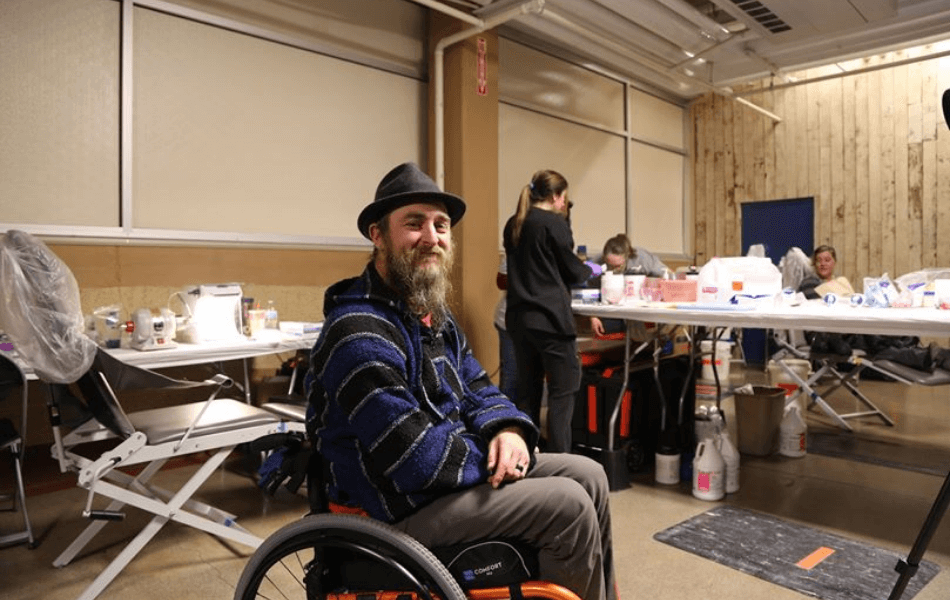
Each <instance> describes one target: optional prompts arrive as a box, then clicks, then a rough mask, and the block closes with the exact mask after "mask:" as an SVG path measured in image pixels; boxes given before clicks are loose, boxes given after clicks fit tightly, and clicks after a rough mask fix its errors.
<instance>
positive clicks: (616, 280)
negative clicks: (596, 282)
mask: <svg viewBox="0 0 950 600" xmlns="http://www.w3.org/2000/svg"><path fill="white" fill-rule="evenodd" d="M623 295H624V287H623V275H621V274H617V273H612V272H611V271H605V272H604V274H603V275H601V277H600V299H601V301H602V302H605V303H607V304H620V302H621V301H623Z"/></svg>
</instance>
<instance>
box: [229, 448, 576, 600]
mask: <svg viewBox="0 0 950 600" xmlns="http://www.w3.org/2000/svg"><path fill="white" fill-rule="evenodd" d="M311 452H312V454H311V457H310V459H309V467H308V473H307V491H308V495H309V498H310V504H311V512H310V514H308V515H307V516H305V517H303V518H302V519H301V520H299V521H295V522H292V523H290V524H288V525H285V526H284V527H282V528H281V529H279V530H277V531H276V532H275V533H273V534H272V535H271V536H270V537H268V538H267V539H266V540H264V543H263V544H261V546H260V547H258V549H257V550H256V551H255V552H254V554H253V555H251V557H250V559H249V560H248V562H247V564H246V565H245V567H244V571H243V572H242V574H241V577H240V579H239V580H238V584H237V588H236V590H235V593H234V599H235V600H256V599H264V598H268V599H274V598H283V599H291V598H301V599H306V600H416V599H422V600H433V599H436V598H438V599H441V600H496V599H498V600H500V599H503V598H517V599H520V598H539V599H549V600H580V598H578V596H577V595H576V594H574V593H573V592H571V591H570V590H568V589H567V588H565V587H563V586H560V585H557V584H553V583H550V582H545V581H538V580H536V579H535V578H536V577H537V566H536V565H537V552H536V551H534V550H532V549H530V548H526V547H525V546H523V545H517V543H515V542H508V541H503V540H490V541H487V542H481V543H475V544H469V545H468V546H467V547H464V548H463V547H454V548H452V549H439V548H433V549H429V548H426V547H425V546H423V545H422V544H420V543H419V542H418V541H417V540H416V539H414V538H413V537H411V536H409V535H408V534H406V533H404V532H402V531H400V530H398V529H396V528H395V527H393V526H391V525H389V524H387V523H383V522H381V521H378V520H376V519H373V518H372V517H369V516H365V515H363V514H345V513H341V512H331V511H333V510H336V509H335V507H334V506H333V505H331V504H330V503H329V502H328V501H327V498H326V496H325V486H324V485H323V483H322V482H323V481H324V480H323V478H322V465H323V463H322V459H321V458H320V457H319V455H318V454H316V452H315V451H311ZM513 545H515V546H517V548H515V547H514V546H513ZM476 547H482V548H480V549H481V550H485V549H486V548H487V550H488V552H489V554H487V555H485V554H482V555H481V559H482V560H485V559H487V560H488V563H491V564H493V565H496V564H499V562H501V560H502V559H501V558H499V559H498V560H497V561H496V560H495V558H494V555H493V554H491V553H493V552H495V551H496V550H498V551H501V550H504V551H505V560H506V561H507V562H517V563H519V564H518V567H519V568H518V569H514V570H512V572H511V573H509V574H508V576H507V577H504V578H503V579H505V581H504V583H500V584H498V585H491V586H490V587H478V585H477V582H476V584H474V585H473V584H472V581H473V579H477V577H472V576H473V575H475V576H477V575H478V573H473V571H478V570H479V569H477V568H475V569H471V568H468V569H466V568H465V567H461V566H459V565H458V564H456V563H455V562H454V561H453V562H452V563H449V564H450V566H453V568H454V569H455V571H454V574H453V572H450V570H449V567H447V566H446V563H445V562H443V561H444V560H446V558H445V557H447V556H462V555H463V554H465V552H466V551H468V550H469V549H475V548H476ZM513 549H514V550H515V552H514V554H512V550H513ZM437 554H438V555H439V556H442V557H443V558H442V559H441V560H440V558H437V556H436V555H437ZM499 556H501V555H500V554H499ZM512 556H515V557H517V558H516V560H515V561H511V558H512ZM480 564H483V563H480Z"/></svg>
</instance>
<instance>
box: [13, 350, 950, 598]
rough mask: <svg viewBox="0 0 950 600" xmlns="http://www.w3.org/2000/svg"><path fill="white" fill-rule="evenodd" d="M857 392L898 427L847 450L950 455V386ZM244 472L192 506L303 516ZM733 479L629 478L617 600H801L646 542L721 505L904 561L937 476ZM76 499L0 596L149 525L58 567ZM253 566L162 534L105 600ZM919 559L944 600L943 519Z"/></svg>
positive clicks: (855, 467)
mask: <svg viewBox="0 0 950 600" xmlns="http://www.w3.org/2000/svg"><path fill="white" fill-rule="evenodd" d="M760 376H761V373H759V372H743V369H742V368H741V367H738V366H736V365H734V368H733V381H735V382H738V381H740V380H749V381H755V380H757V378H759V377H760ZM861 389H862V390H864V391H865V393H867V394H868V395H869V396H870V397H871V398H872V399H874V400H875V401H878V402H879V404H880V405H881V407H882V408H883V409H884V410H885V412H887V413H888V414H890V415H892V416H893V417H894V418H895V420H896V421H897V425H896V427H894V428H888V427H884V426H883V425H880V424H878V423H872V422H870V421H866V422H863V423H856V432H855V433H852V434H845V433H842V434H841V435H847V436H852V437H854V438H855V439H856V440H862V439H868V440H888V441H891V442H894V443H895V444H898V445H899V446H900V447H902V448H911V449H918V450H919V453H920V455H924V454H927V453H933V452H947V451H950V402H948V398H947V394H948V392H950V390H948V388H931V389H928V388H911V387H907V386H904V385H902V384H898V383H884V382H878V381H863V382H862V383H861ZM839 394H840V393H839ZM833 398H835V399H836V400H835V402H833V404H835V406H837V407H840V408H842V409H843V410H845V411H849V410H854V407H852V406H849V405H851V404H852V403H851V401H850V400H849V399H848V398H847V395H846V394H840V395H838V394H836V395H835V396H833ZM723 408H724V410H725V412H726V418H727V422H729V423H730V424H734V421H735V419H734V418H731V415H732V402H731V401H730V399H729V398H726V399H725V400H724V401H723ZM807 421H808V424H809V427H810V428H815V429H830V426H829V423H830V421H829V420H828V419H827V418H826V417H824V416H823V415H821V414H816V413H813V412H809V413H808V416H807ZM732 426H733V427H734V425H732ZM733 433H734V432H733ZM911 454H912V455H913V454H914V453H911ZM947 467H948V468H950V464H948V465H947ZM26 468H27V473H28V477H34V478H35V477H46V476H49V474H48V473H47V475H43V474H41V473H40V474H38V473H37V471H41V470H42V469H39V468H34V469H32V471H31V465H30V464H29V463H28V464H27V467H26ZM192 469H193V467H180V468H177V469H170V470H166V471H163V472H162V473H160V474H159V476H158V477H157V481H159V482H160V483H161V482H164V483H165V485H166V486H168V487H172V486H173V484H174V483H175V482H177V481H179V480H181V479H183V478H184V477H186V476H187V475H188V474H189V473H190V472H191V470H192ZM240 471H241V469H240V464H239V463H237V462H234V463H229V465H228V466H227V467H226V468H222V469H219V471H218V473H216V474H215V475H214V476H213V477H212V478H211V480H210V481H209V482H208V484H207V485H206V486H205V487H204V488H202V490H201V492H200V493H199V497H200V498H201V499H203V500H205V501H207V502H209V503H211V504H213V505H216V506H219V507H220V508H223V509H225V510H228V511H231V512H233V513H235V514H238V515H239V516H240V522H241V523H242V524H243V525H244V526H245V527H246V528H248V529H249V530H250V531H252V532H253V533H255V534H257V535H260V536H265V537H266V536H267V535H268V534H269V533H271V532H273V531H275V530H276V529H277V528H279V527H280V526H282V525H284V524H286V523H289V522H291V521H294V520H296V519H298V518H299V517H300V516H301V515H303V514H304V513H305V512H306V510H307V506H306V500H305V498H304V497H303V495H302V494H301V495H291V494H289V493H287V492H285V491H283V490H281V491H280V492H279V493H278V495H277V496H276V497H273V498H269V497H264V496H263V495H262V494H261V493H260V492H259V491H258V489H257V488H256V487H255V486H254V485H253V483H252V482H251V481H250V479H249V477H248V476H247V474H246V473H242V472H240ZM741 473H742V477H741V489H740V490H739V492H737V493H735V494H730V495H729V496H727V497H726V498H725V499H724V500H722V501H720V502H707V501H703V500H698V499H696V498H694V497H693V496H692V494H691V493H690V486H689V485H688V484H687V483H681V484H679V485H674V486H668V485H660V484H656V483H654V482H653V478H652V474H651V473H643V474H637V475H635V476H634V481H633V483H632V485H631V486H630V487H629V488H627V489H624V490H621V491H617V492H614V493H613V494H612V503H613V504H612V510H613V518H614V539H615V554H616V557H617V561H618V565H617V571H618V580H619V585H620V593H621V597H622V598H626V599H628V600H629V599H633V598H652V599H680V598H710V599H713V598H741V599H744V600H784V599H795V598H802V597H804V596H803V595H802V594H800V593H798V592H795V591H792V590H789V589H786V588H783V587H780V586H777V585H774V584H772V583H769V582H766V581H764V580H761V579H758V578H755V577H752V576H749V575H745V574H743V573H741V572H739V571H737V570H734V569H731V568H729V567H726V566H723V565H720V564H718V563H716V562H713V561H710V560H707V559H704V558H701V557H698V556H694V555H692V554H689V553H687V552H684V551H682V550H678V549H676V548H673V547H671V546H668V545H666V544H663V543H660V542H658V541H655V540H654V539H653V535H654V534H655V533H657V532H659V531H662V530H664V529H666V528H668V527H670V526H672V525H675V524H677V523H680V522H681V521H684V520H686V519H689V518H690V517H693V516H695V515H697V514H700V513H702V512H704V511H706V510H708V509H710V508H712V507H713V506H716V505H718V504H720V503H721V502H725V503H729V504H732V505H735V506H741V507H745V508H749V509H752V510H756V511H761V512H765V513H769V514H772V515H775V516H777V517H780V518H782V519H785V520H788V521H793V522H798V523H802V524H806V525H809V526H812V527H815V528H818V529H821V530H824V531H828V532H831V533H835V534H838V535H842V536H845V537H848V538H851V539H854V540H859V541H865V542H867V543H870V544H873V545H875V546H878V547H881V548H885V549H890V550H893V551H895V552H896V553H898V554H899V555H901V556H904V557H906V555H907V552H909V550H910V548H911V546H912V544H913V543H914V540H915V539H916V536H917V533H918V531H919V530H920V527H921V525H922V523H923V520H924V518H925V516H926V514H927V512H928V510H929V509H930V507H931V504H932V503H933V500H934V498H935V497H936V495H937V492H938V490H939V489H940V486H941V484H942V483H943V478H942V477H939V476H935V475H928V474H921V473H918V472H914V471H911V470H905V469H897V468H890V467H884V466H879V465H874V464H868V463H864V462H859V461H854V460H846V459H841V458H829V457H824V456H818V455H815V454H808V455H807V456H806V457H804V458H800V459H791V458H783V457H779V456H773V457H768V458H758V457H752V456H743V457H742V464H741ZM9 482H10V479H9V478H8V477H7V478H4V479H0V485H2V486H3V488H4V489H8V487H9ZM33 483H36V482H35V480H34V481H33ZM34 487H35V486H34ZM85 499H86V496H85V493H84V491H82V490H80V489H78V488H75V487H69V488H67V489H61V490H58V491H47V492H45V493H42V494H34V495H32V496H31V497H30V498H28V503H29V504H28V507H29V511H30V516H31V518H32V522H33V524H34V528H35V530H36V532H37V533H38V535H39V537H40V544H39V546H38V547H37V548H35V549H32V550H30V549H27V548H26V547H25V546H22V545H21V546H13V547H8V548H3V549H0V598H4V599H5V600H20V599H24V600H25V599H33V598H43V599H45V600H58V599H72V598H76V597H78V596H79V594H80V593H81V592H82V591H83V589H84V588H85V587H86V586H87V585H88V584H89V583H90V582H91V581H92V579H93V578H94V577H95V575H96V574H97V573H99V572H100V571H101V570H102V569H103V568H105V566H106V565H107V564H108V562H109V561H110V560H111V559H112V558H113V557H114V556H115V555H116V554H117V553H118V552H119V551H120V550H121V549H122V547H123V546H124V545H125V544H126V543H127V541H128V540H129V539H130V537H131V536H132V535H133V534H134V532H135V531H137V530H138V528H139V527H141V526H142V525H144V523H145V521H146V517H145V516H144V515H142V514H135V513H132V514H130V515H129V517H128V518H127V520H126V521H125V522H122V523H111V524H109V525H108V526H107V527H106V529H105V530H104V531H103V532H102V533H100V534H99V536H98V537H97V538H96V539H95V540H94V542H93V543H92V544H91V545H90V547H89V548H87V550H86V551H84V552H83V553H82V554H81V555H80V556H79V557H77V558H76V560H75V561H74V562H73V563H72V564H70V565H68V566H66V567H64V568H60V569H57V568H54V567H53V566H52V561H53V559H54V558H55V557H56V555H57V554H59V552H61V551H62V549H63V548H64V547H65V546H66V545H67V544H68V543H69V542H70V541H71V540H72V538H73V537H74V536H75V535H77V534H78V533H79V532H80V531H81V529H82V528H83V527H84V526H85V523H86V521H85V520H84V519H83V518H82V517H81V516H80V512H81V510H82V508H83V505H84V503H85ZM17 518H18V515H16V514H12V513H9V512H3V513H0V534H2V533H7V532H10V531H12V530H13V529H14V528H15V527H16V526H17V525H18V521H17ZM249 554H250V550H249V549H247V548H244V547H240V546H231V545H230V544H226V543H222V542H219V541H217V540H216V539H215V538H213V537H211V536H209V535H207V534H205V533H202V532H199V531H196V530H194V529H190V528H187V527H184V526H181V525H177V524H170V525H168V526H166V527H165V528H164V529H163V530H162V531H161V532H160V533H159V534H158V536H157V537H156V538H155V539H154V540H152V542H151V543H149V544H148V545H147V546H146V547H145V549H144V550H143V551H142V553H141V554H140V555H139V556H138V557H137V558H136V559H134V560H133V561H132V563H131V564H130V565H129V566H128V567H127V568H126V569H125V570H123V571H122V572H121V573H120V574H119V576H118V577H117V578H116V580H115V581H114V582H113V583H112V584H111V585H110V586H109V587H108V588H107V589H106V590H105V591H104V592H103V593H102V594H101V595H100V598H102V599H103V600H108V599H119V598H122V599H135V600H150V599H162V600H166V599H169V598H230V597H231V596H232V595H233V593H234V585H235V582H236V581H237V579H238V577H239V575H240V572H241V569H242V568H243V566H244V563H245V561H246V559H247V557H248V556H249ZM924 558H925V560H928V561H931V562H934V563H937V564H938V565H940V566H941V571H940V573H939V574H938V575H937V577H936V578H935V579H933V580H932V581H931V582H930V583H929V584H928V585H927V586H926V587H925V588H924V589H923V590H922V591H921V592H920V593H919V594H918V595H917V596H916V598H917V599H919V600H948V599H950V518H947V519H944V521H943V523H942V525H941V526H940V528H939V529H938V530H937V532H936V534H935V535H934V537H933V539H932V541H931V543H930V546H929V549H928V551H927V553H926V554H925V556H924ZM895 581H896V574H895ZM889 593H890V587H888V588H887V589H882V590H881V592H880V594H879V596H878V598H887V597H888V595H889ZM905 597H907V596H906V595H905Z"/></svg>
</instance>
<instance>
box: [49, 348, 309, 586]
mask: <svg viewBox="0 0 950 600" xmlns="http://www.w3.org/2000/svg"><path fill="white" fill-rule="evenodd" d="M130 368H134V367H130ZM153 375H155V374H153ZM78 384H79V388H80V389H81V390H82V392H83V393H82V395H83V397H84V399H86V400H87V402H91V401H92V400H91V399H90V398H89V396H90V394H95V395H97V396H98V398H97V400H98V401H100V402H104V403H105V404H106V405H107V406H108V407H109V409H110V410H111V413H112V416H113V417H114V418H115V419H116V420H117V422H118V424H119V425H120V427H121V430H122V431H121V432H116V431H114V430H112V429H111V428H109V427H107V426H105V425H103V424H102V423H101V422H99V421H96V420H92V421H88V422H86V423H84V424H83V425H81V426H79V427H77V428H76V429H74V430H72V431H70V432H68V433H67V434H65V435H64V434H63V433H62V431H61V426H62V424H61V422H60V419H59V414H58V405H57V403H56V400H55V398H56V397H57V394H58V393H61V392H62V391H61V390H59V389H58V388H56V387H55V386H51V390H50V391H51V401H50V402H51V406H50V408H51V410H50V416H51V423H52V425H53V435H54V440H55V442H54V445H53V449H52V453H53V457H54V458H55V459H57V460H58V461H59V464H60V469H61V470H62V471H63V472H66V471H67V470H69V471H75V472H77V474H78V480H77V485H78V486H79V487H82V488H84V489H86V490H87V491H88V496H87V501H86V506H85V509H84V510H83V516H85V517H88V518H90V519H92V522H91V523H90V524H89V525H88V526H87V527H86V528H85V529H84V530H83V531H82V532H81V533H80V534H79V536H77V537H76V538H75V540H74V541H73V542H72V543H71V544H70V545H69V546H68V547H67V548H66V549H65V550H64V551H63V552H62V553H61V554H60V555H59V556H58V557H57V558H56V559H55V561H54V562H53V566H55V567H64V566H66V565H67V564H69V563H70V562H71V561H72V560H73V559H74V558H75V557H76V556H77V555H78V554H79V552H81V551H82V550H83V548H85V547H86V545H87V544H88V543H89V542H90V541H91V540H92V539H93V538H94V537H95V535H96V534H97V533H99V532H100V531H101V530H102V528H103V527H105V525H106V523H107V522H108V521H115V520H121V519H122V518H123V513H122V512H120V511H121V510H122V509H123V508H124V507H126V506H132V507H135V508H138V509H141V510H143V511H146V512H148V513H151V514H152V515H154V516H153V517H152V519H151V520H150V521H149V522H148V523H147V524H146V525H145V526H144V527H143V528H142V530H141V531H140V532H139V533H138V534H137V535H136V536H135V537H134V538H133V539H132V540H131V541H130V542H129V543H128V544H127V545H126V546H125V548H123V550H122V551H121V552H120V553H119V554H118V555H117V556H116V557H115V558H114V559H113V560H112V562H111V563H110V564H109V565H108V566H107V567H106V568H105V569H104V570H103V571H102V572H101V573H100V574H99V575H98V576H97V577H96V578H95V580H94V581H93V582H92V583H91V584H90V585H89V586H88V587H87V588H86V589H85V590H84V591H83V593H82V595H81V596H79V599H80V600H92V599H93V598H96V597H97V596H98V595H99V594H100V593H101V592H102V591H103V590H104V589H105V588H106V587H107V586H108V585H109V584H110V583H111V582H112V581H113V580H114V579H115V577H116V576H117V575H118V574H119V573H120V572H121V571H122V569H124V568H125V567H126V565H128V564H129V563H130V562H131V561H132V559H133V558H135V556H136V555H137V554H138V553H139V552H140V551H141V550H142V549H143V548H144V547H145V546H146V545H147V544H148V542H149V541H150V540H151V539H152V538H153V537H155V535H156V534H157V533H158V532H159V531H160V530H161V529H162V527H164V526H165V525H166V524H167V523H168V522H169V521H174V522H177V523H181V524H184V525H188V526H190V527H194V528H196V529H199V530H202V531H205V532H207V533H210V534H212V535H214V536H216V537H218V538H220V539H222V540H229V541H233V542H237V543H239V544H242V545H244V546H248V547H251V548H257V547H258V546H260V544H261V543H262V542H263V539H262V538H260V537H258V536H255V535H254V534H253V533H251V532H249V531H248V530H247V529H245V528H243V527H241V526H240V525H238V524H237V522H236V520H237V516H236V515H233V514H231V513H228V512H226V511H223V510H220V509H217V508H215V507H213V506H211V505H209V504H206V503H204V502H200V501H198V500H195V499H193V498H192V496H193V495H194V494H195V493H196V492H197V491H198V489H199V488H200V487H201V485H202V484H203V483H204V482H205V481H206V480H207V479H208V478H209V477H210V476H211V475H212V474H213V473H214V472H215V470H217V469H218V467H220V466H221V465H222V464H223V463H224V461H225V460H226V459H227V458H228V456H229V455H230V454H231V453H232V452H233V451H234V450H235V449H236V448H237V447H238V446H239V445H240V444H245V443H250V442H252V441H254V440H256V439H259V438H261V437H264V436H266V435H271V434H275V433H286V432H288V431H294V432H299V433H300V434H301V435H302V434H303V433H304V426H303V424H302V423H288V422H286V421H284V420H281V419H279V418H278V417H276V416H274V415H273V414H272V413H269V412H267V411H264V410H262V409H259V408H256V407H250V406H247V405H246V404H245V403H243V402H240V401H237V400H234V399H231V398H219V397H218V394H219V393H220V391H221V390H222V389H224V388H226V387H229V386H230V379H228V378H226V377H223V376H216V377H215V378H213V379H210V380H206V381H204V382H199V383H192V382H188V383H187V384H186V385H187V386H188V387H194V386H196V385H197V386H205V387H208V388H210V390H211V391H210V394H209V396H208V398H207V399H206V400H204V401H203V402H198V403H193V404H190V405H182V406H172V407H168V408H163V409H153V410H150V411H143V412H142V413H132V414H130V415H125V413H124V412H123V411H122V409H121V405H120V404H119V401H118V398H117V397H116V395H115V392H114V391H113V389H112V387H111V386H110V385H109V381H108V379H107V378H106V375H105V374H104V373H103V372H102V371H99V370H96V369H95V367H94V368H93V369H92V370H90V372H89V373H87V374H86V375H85V376H83V379H81V380H80V382H78ZM212 403H218V404H217V407H218V408H220V407H225V408H227V410H228V411H229V412H230V411H238V412H245V413H247V412H251V413H253V419H252V420H251V421H250V423H249V424H243V425H242V424H240V423H236V424H234V425H233V426H231V427H227V428H223V429H222V430H219V431H211V432H208V431H203V430H202V424H199V420H200V419H201V418H202V416H203V415H205V414H206V412H207V410H208V409H209V408H210V407H211V405H212ZM222 403H231V404H230V405H226V404H222ZM182 409H186V410H189V411H190V412H191V413H194V417H193V420H192V421H191V423H190V425H189V426H188V427H187V428H186V430H185V431H184V432H181V433H180V434H176V435H175V436H174V437H171V436H166V437H169V438H170V439H164V440H162V441H158V442H155V443H150V442H149V435H148V432H147V428H142V429H145V430H141V429H139V428H138V427H137V426H136V422H137V421H138V420H140V419H137V415H144V414H145V413H149V417H150V418H153V419H155V418H157V419H159V420H160V419H161V417H162V415H163V414H168V415H171V414H172V413H175V412H176V411H177V412H179V414H180V411H181V410H182ZM176 420H180V419H176ZM112 438H120V440H121V441H119V443H118V445H116V446H115V447H114V448H112V449H111V450H108V451H106V452H104V453H102V454H101V455H99V456H97V457H95V458H88V457H86V456H83V455H82V454H81V453H80V451H79V450H78V448H79V447H80V446H83V445H85V444H86V443H88V442H93V441H100V440H105V439H112ZM200 452H211V453H212V455H211V456H210V458H208V459H206V460H205V461H204V462H203V463H202V464H201V466H200V467H199V468H198V469H197V470H196V471H195V472H194V473H193V474H192V475H191V477H190V478H189V479H188V480H187V481H186V482H185V483H184V484H183V485H182V486H181V487H180V488H179V489H177V490H176V491H169V490H166V489H163V488H161V487H159V486H156V485H154V484H153V483H152V482H151V480H152V478H153V477H154V476H155V475H156V474H157V473H158V472H159V471H160V469H161V468H162V466H164V465H165V464H166V462H167V461H168V460H170V459H172V458H176V457H181V456H186V455H191V454H195V453H200ZM141 464H144V465H145V467H144V468H143V469H142V470H141V471H140V472H139V473H138V474H137V475H130V474H128V473H125V472H123V471H121V470H119V469H120V467H128V466H131V465H141ZM96 495H101V496H104V497H107V498H110V499H111V502H110V503H109V504H108V505H107V506H106V507H105V508H104V509H99V510H94V509H93V506H92V505H93V499H94V497H95V496H96Z"/></svg>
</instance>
